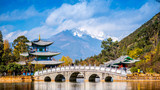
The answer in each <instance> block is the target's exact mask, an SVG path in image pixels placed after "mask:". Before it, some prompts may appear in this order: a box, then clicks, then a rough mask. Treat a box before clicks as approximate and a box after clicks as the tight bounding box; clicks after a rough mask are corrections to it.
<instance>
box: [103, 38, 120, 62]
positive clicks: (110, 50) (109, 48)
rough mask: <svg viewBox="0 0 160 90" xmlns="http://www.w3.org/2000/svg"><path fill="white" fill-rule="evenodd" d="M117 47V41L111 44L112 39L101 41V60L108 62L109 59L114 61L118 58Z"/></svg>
mask: <svg viewBox="0 0 160 90" xmlns="http://www.w3.org/2000/svg"><path fill="white" fill-rule="evenodd" d="M118 47H119V45H118V41H115V42H113V41H112V38H108V39H107V40H106V41H102V45H101V48H103V50H102V51H101V54H102V56H101V57H102V58H101V60H105V61H108V60H110V59H116V58H117V57H118ZM102 62H104V61H102Z"/></svg>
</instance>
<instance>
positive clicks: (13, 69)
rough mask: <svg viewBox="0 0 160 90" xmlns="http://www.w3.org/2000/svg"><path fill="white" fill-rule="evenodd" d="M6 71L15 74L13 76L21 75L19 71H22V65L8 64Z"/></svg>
mask: <svg viewBox="0 0 160 90" xmlns="http://www.w3.org/2000/svg"><path fill="white" fill-rule="evenodd" d="M6 69H7V70H8V72H10V73H15V74H19V73H21V71H22V70H23V67H22V65H20V64H16V63H9V64H8V65H7V67H6Z"/></svg>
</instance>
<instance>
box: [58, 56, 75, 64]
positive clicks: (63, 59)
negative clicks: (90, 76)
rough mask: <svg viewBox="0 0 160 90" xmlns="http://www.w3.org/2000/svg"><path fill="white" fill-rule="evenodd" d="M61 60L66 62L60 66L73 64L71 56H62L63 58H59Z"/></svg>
mask: <svg viewBox="0 0 160 90" xmlns="http://www.w3.org/2000/svg"><path fill="white" fill-rule="evenodd" d="M59 61H63V62H64V63H63V64H61V65H60V66H68V65H71V64H72V62H73V60H72V59H71V58H70V57H69V56H66V57H65V56H62V58H61V59H59Z"/></svg>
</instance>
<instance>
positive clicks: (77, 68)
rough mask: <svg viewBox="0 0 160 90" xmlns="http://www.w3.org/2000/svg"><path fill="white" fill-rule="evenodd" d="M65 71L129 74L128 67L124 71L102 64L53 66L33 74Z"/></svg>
mask: <svg viewBox="0 0 160 90" xmlns="http://www.w3.org/2000/svg"><path fill="white" fill-rule="evenodd" d="M65 71H79V72H80V71H86V72H101V73H108V74H117V75H120V76H126V75H127V74H131V72H130V71H129V69H127V70H126V71H124V70H123V69H118V68H111V67H104V66H96V65H94V66H91V65H89V66H86V65H84V66H80V65H79V66H76V65H74V66H63V67H55V68H48V69H45V70H43V69H42V70H41V71H39V70H38V71H36V72H35V74H34V75H35V76H41V75H47V74H51V73H55V72H65Z"/></svg>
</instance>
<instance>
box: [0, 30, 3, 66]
mask: <svg viewBox="0 0 160 90" xmlns="http://www.w3.org/2000/svg"><path fill="white" fill-rule="evenodd" d="M2 54H3V36H2V32H1V31H0V64H1V62H2Z"/></svg>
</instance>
